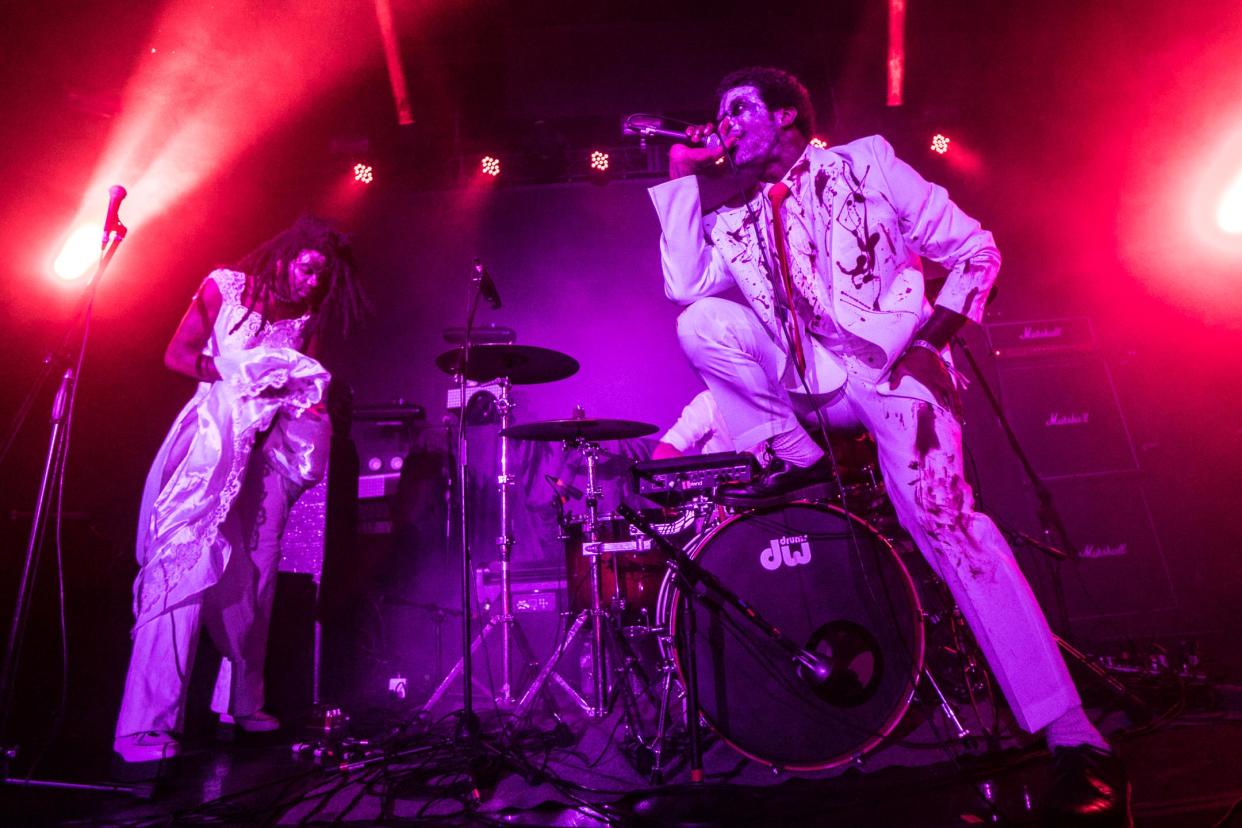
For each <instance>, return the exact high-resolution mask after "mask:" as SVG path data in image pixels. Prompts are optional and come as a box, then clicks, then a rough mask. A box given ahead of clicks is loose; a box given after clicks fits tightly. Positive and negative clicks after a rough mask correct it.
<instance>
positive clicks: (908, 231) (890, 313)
mask: <svg viewBox="0 0 1242 828" xmlns="http://www.w3.org/2000/svg"><path fill="white" fill-rule="evenodd" d="M781 180H782V181H783V182H784V183H785V184H786V186H788V187H789V188H790V196H789V198H788V199H787V201H786V202H785V208H784V214H783V215H784V221H785V226H786V233H787V235H788V240H789V247H790V269H791V271H792V275H793V278H794V282H795V284H796V285H798V286H799V287H800V288H801V292H802V293H803V294H804V295H806V296H809V297H810V299H809V305H808V304H807V303H800V304H799V305H798V307H799V308H800V312H799V319H800V321H801V322H802V323H803V326H804V329H807V328H809V329H810V330H811V331H812V332H814V333H816V334H820V335H821V336H820V337H818V338H817V337H811V338H810V339H811V341H812V344H813V345H815V346H817V347H818V346H819V344H820V339H821V338H824V339H827V340H828V341H835V342H848V343H849V348H848V350H849V352H850V353H851V354H852V355H853V357H854V358H855V364H856V365H857V366H858V368H859V369H860V370H862V371H865V372H866V373H869V374H870V375H871V376H872V377H873V378H874V379H876V380H879V379H881V378H883V377H884V376H886V375H887V373H888V370H889V368H890V367H891V366H892V364H893V362H894V360H896V359H897V357H899V356H900V355H901V354H902V353H903V352H904V351H905V350H906V348H907V347H908V346H909V344H910V341H911V339H913V337H914V334H915V332H916V331H917V330H918V329H919V328H920V327H921V326H922V325H923V323H924V322H925V321H926V320H927V318H928V317H929V316H930V315H931V305H930V304H929V303H928V301H927V299H926V297H925V296H924V290H923V272H922V267H921V265H920V261H919V257H920V256H926V257H927V258H929V259H931V260H933V261H935V262H938V263H940V264H942V265H944V266H945V267H946V268H948V270H949V275H948V278H947V280H946V282H945V284H944V287H943V288H942V289H941V291H940V293H939V295H938V296H937V297H936V304H938V305H942V306H944V307H946V308H948V309H950V310H953V311H956V312H958V313H960V314H963V315H964V316H966V317H968V318H970V319H973V320H975V321H980V319H981V318H982V316H983V310H984V306H985V303H986V300H987V294H988V291H989V290H990V289H991V287H992V284H993V282H994V281H995V279H996V274H997V271H998V270H999V268H1000V253H999V251H998V250H997V249H996V245H995V243H994V242H993V240H992V234H991V233H989V232H987V231H986V230H984V229H982V227H980V225H979V222H977V221H975V220H974V219H973V218H971V217H970V216H968V215H966V214H965V213H964V212H962V210H961V209H960V208H958V207H957V205H955V204H954V203H953V202H952V201H951V200H950V199H949V195H948V193H947V191H946V190H945V189H944V188H943V187H940V186H938V185H936V184H932V183H931V182H929V181H927V180H926V179H924V178H923V177H922V176H921V175H919V174H918V173H917V172H915V170H914V169H913V168H912V167H910V165H908V164H906V163H905V162H903V161H901V160H900V159H898V158H897V157H896V156H895V155H894V153H893V148H892V146H891V145H889V143H888V142H887V141H885V140H884V139H883V138H881V137H879V136H871V137H868V138H862V139H859V140H857V141H853V142H851V143H849V144H845V145H842V146H838V147H832V148H830V149H818V148H816V147H812V146H808V147H807V148H806V150H805V151H804V152H803V154H802V156H801V157H800V158H799V159H798V161H797V162H796V163H795V164H794V165H793V167H791V168H790V170H789V172H788V173H786V174H785V176H784V178H782V179H781ZM769 189H770V185H768V186H765V187H764V188H763V189H762V192H758V193H756V195H755V197H754V198H753V199H752V200H751V202H750V203H749V204H748V205H742V206H738V207H732V208H730V207H721V208H719V209H717V210H715V211H714V212H712V213H709V214H708V215H706V216H704V215H703V212H702V206H701V202H700V197H699V186H698V179H697V178H695V177H694V176H685V177H682V178H677V179H673V180H671V181H667V182H665V183H663V184H660V185H658V186H656V187H653V188H651V190H650V194H651V198H652V201H653V203H654V204H655V208H656V212H657V213H658V214H659V219H660V225H661V228H662V237H661V242H660V252H661V259H662V264H663V268H664V289H665V294H666V295H667V296H668V297H669V298H670V299H672V300H674V301H676V302H679V303H681V304H687V305H688V304H690V303H692V302H694V301H696V300H698V299H700V298H703V297H706V296H711V295H714V294H717V293H721V292H722V291H724V290H726V289H728V288H729V287H731V286H733V285H734V284H736V285H737V287H738V288H739V289H740V290H741V292H742V294H743V295H744V296H745V297H746V299H747V301H748V302H749V303H750V306H751V308H752V309H753V310H754V312H755V313H756V314H757V315H758V317H759V319H760V321H761V322H762V324H763V325H764V327H765V328H766V329H767V330H768V332H769V334H770V335H771V336H772V337H773V339H774V340H775V341H776V342H778V343H780V342H782V337H781V335H780V325H781V323H780V321H779V319H778V314H779V313H780V311H779V310H778V305H777V302H776V297H775V296H774V278H773V277H771V276H769V270H770V268H771V267H774V265H769V264H768V262H769V260H770V259H771V258H772V257H771V256H770V254H769V253H768V249H765V247H766V244H770V239H771V235H770V234H771V204H770V202H769V200H768V196H767V191H768V190H769ZM752 216H754V217H756V218H758V219H759V222H760V223H761V225H762V227H761V228H760V229H761V232H759V231H758V230H757V228H755V227H754V224H755V221H753V220H752V219H751V217H752ZM761 235H763V236H764V238H765V239H766V240H768V241H767V242H766V243H765V242H761ZM775 278H776V279H779V276H776V277H775ZM806 339H807V337H805V336H804V341H806ZM820 350H822V348H821V349H820ZM818 356H822V355H817V358H816V359H814V360H812V363H813V365H819V371H818V375H817V376H815V377H813V378H812V390H813V391H817V392H819V391H829V390H832V389H834V388H836V387H839V386H840V384H841V383H842V382H844V380H845V374H844V372H843V371H841V370H840V368H839V367H832V366H831V365H830V367H828V368H827V369H826V368H825V367H824V360H822V359H819V358H818ZM831 362H832V363H836V364H837V365H839V360H832V361H831ZM834 372H835V373H834ZM812 373H813V374H814V373H815V372H814V371H812Z"/></svg>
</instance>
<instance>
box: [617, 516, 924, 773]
mask: <svg viewBox="0 0 1242 828" xmlns="http://www.w3.org/2000/svg"><path fill="white" fill-rule="evenodd" d="M620 511H621V513H622V514H623V515H625V517H626V518H627V519H629V520H633V517H632V515H633V512H632V510H628V509H625V508H623V509H621V510H620ZM845 520H851V521H853V522H854V523H855V524H857V528H858V530H859V531H858V532H857V541H855V540H853V539H852V537H851V533H849V532H847V531H846V527H845V524H844V521H845ZM636 525H640V526H641V519H640V521H639V522H636ZM773 534H776V535H777V536H778V539H781V540H784V541H789V543H788V544H787V545H788V546H789V548H788V550H783V549H782V550H780V552H781V554H777V553H776V550H774V549H770V548H765V547H767V546H769V544H770V540H769V539H770V538H771V536H772V535H773ZM654 540H655V539H654V538H653V542H654ZM657 545H659V546H660V548H661V549H662V550H664V551H666V552H668V550H667V549H665V547H664V546H663V545H662V544H657ZM718 547H719V548H718ZM784 551H788V552H789V556H788V558H789V559H788V561H787V562H786V561H781V560H780V559H781V558H782V557H784V555H783V553H784ZM718 552H723V553H724V554H717V553H718ZM859 553H861V554H859ZM686 560H688V561H689V562H690V566H691V567H693V569H692V570H690V571H693V572H696V573H697V572H702V573H703V574H704V575H705V576H706V579H705V580H702V581H699V582H697V583H696V584H695V586H694V588H693V589H692V590H691V589H687V588H686V587H685V586H684V585H682V586H678V579H679V577H681V576H682V575H683V574H684V573H685V570H682V571H678V570H677V568H676V567H677V566H678V565H679V564H681V563H682V562H683V561H686ZM765 561H766V563H765ZM726 577H727V578H728V580H727V581H726V580H725V578H726ZM736 581H744V582H745V583H746V584H747V588H746V594H747V600H746V601H744V602H743V601H740V599H738V598H737V596H736V595H734V596H733V598H734V599H735V600H737V601H738V602H737V603H734V602H733V601H730V600H726V599H725V598H724V597H722V596H721V595H719V594H717V593H716V591H715V589H713V586H714V585H716V584H720V585H722V586H723V585H724V584H725V583H732V582H736ZM725 591H726V593H727V592H728V588H727V587H726V588H725ZM686 593H688V595H686ZM683 597H693V598H694V599H695V600H693V601H689V602H685V603H683V601H682V598H683ZM829 608H830V609H829ZM658 610H659V614H658V616H657V625H658V626H659V627H660V628H661V630H662V631H666V633H667V635H664V636H663V637H662V641H664V642H665V643H666V645H667V646H668V647H669V650H668V652H667V653H666V655H667V657H668V659H669V660H671V661H672V662H673V663H674V665H675V667H676V671H677V673H678V676H677V678H679V679H680V684H681V685H682V686H683V688H684V689H685V690H686V692H687V695H689V687H688V682H689V681H690V680H691V679H689V678H688V675H687V674H688V671H689V670H688V668H689V669H694V672H695V674H696V678H695V681H696V682H697V685H696V689H697V690H698V691H699V692H698V696H699V698H700V700H701V701H700V703H699V705H698V706H697V707H694V706H690V705H689V703H688V704H687V710H686V715H687V721H686V723H687V725H688V726H689V725H691V724H693V723H694V720H696V719H697V718H698V715H696V714H695V713H694V712H692V711H698V714H701V715H702V716H703V718H704V719H705V720H706V721H707V723H708V724H709V725H710V726H711V728H712V730H713V731H715V732H716V733H717V734H719V735H720V736H721V737H722V738H723V739H724V741H725V742H726V743H727V744H729V745H730V746H731V747H733V748H734V749H735V750H737V751H738V752H739V753H742V754H743V755H745V756H747V757H749V758H752V759H754V760H756V761H758V762H761V763H764V764H768V765H772V766H773V767H774V768H784V769H790V770H819V769H823V768H829V767H835V766H838V765H842V764H846V763H848V762H852V761H855V760H856V759H858V758H859V757H861V756H863V755H864V754H866V753H867V752H869V751H870V750H872V749H874V748H875V747H876V746H878V745H879V744H880V743H881V742H882V741H883V740H884V739H885V738H886V737H887V736H888V735H889V734H890V733H891V732H892V730H893V729H894V728H895V727H896V726H897V723H898V722H899V721H900V719H901V718H902V716H903V715H904V714H905V712H906V710H907V709H908V708H909V705H910V702H911V701H912V700H913V698H914V694H915V688H916V686H917V682H918V679H919V677H920V675H921V674H922V672H923V656H924V639H923V626H922V611H921V608H920V605H919V600H918V595H917V594H916V592H915V590H914V585H913V582H912V581H911V579H910V576H909V574H908V573H907V572H906V570H905V567H904V566H903V565H902V563H901V560H900V559H899V558H898V556H897V554H896V552H895V551H894V550H893V549H892V547H891V546H890V545H889V544H888V543H887V541H886V540H885V539H884V538H883V537H882V536H881V535H880V534H879V533H878V532H877V531H876V530H874V528H872V527H870V526H869V525H868V524H866V523H865V522H863V521H862V520H861V519H859V518H857V517H854V516H852V515H849V514H848V513H847V512H844V511H843V510H841V509H840V508H838V507H835V506H828V505H824V504H818V503H805V502H802V503H792V504H786V505H784V506H780V507H770V508H766V509H758V510H753V511H750V512H744V513H741V514H738V515H734V516H732V517H730V518H728V519H727V520H725V521H724V522H723V523H721V524H719V525H717V526H715V527H714V528H712V529H711V530H710V531H709V532H707V533H706V534H704V535H702V536H700V537H698V538H695V540H694V541H692V542H691V543H690V544H689V545H688V546H687V548H686V550H685V551H682V550H679V549H677V548H676V547H673V551H672V553H671V563H670V573H669V575H668V576H667V577H666V579H665V583H664V586H663V587H662V590H661V593H660V604H659V607H658ZM829 612H831V615H828V613H829ZM690 615H695V616H699V617H698V618H697V619H691V618H690V617H689V616H690ZM756 617H757V618H758V620H759V622H760V623H758V624H756V623H755V621H754V619H755V618H756ZM696 620H697V626H698V629H699V630H700V631H704V630H705V634H704V635H702V636H700V637H699V638H698V640H696V641H694V642H693V643H690V642H687V640H686V639H685V638H684V637H683V636H682V635H681V632H682V631H684V629H685V627H686V626H687V625H688V624H690V623H692V622H694V621H696ZM772 627H778V628H779V629H780V630H782V631H783V633H782V634H780V635H781V636H782V638H783V639H784V643H781V642H780V641H779V639H776V638H773V637H772V636H771V635H770V634H769V632H768V628H772ZM802 641H805V642H807V643H806V645H805V646H798V645H799V643H800V642H802ZM804 654H805V655H804ZM800 656H801V657H800ZM691 659H694V662H695V666H694V667H693V668H690V667H689V662H690V660H691ZM821 667H822V669H818V670H817V669H816V668H821ZM665 690H666V693H671V690H668V689H667V688H665ZM661 708H662V715H665V716H666V715H667V712H668V709H669V705H668V704H667V703H664V704H662V705H661ZM667 726H668V723H667V721H666V720H663V721H660V722H658V723H657V733H656V737H655V739H654V740H653V741H652V742H651V748H650V750H651V751H652V753H653V754H655V753H659V752H662V751H663V750H664V748H665V740H666V737H667ZM658 769H659V767H658V766H656V767H655V768H654V770H658Z"/></svg>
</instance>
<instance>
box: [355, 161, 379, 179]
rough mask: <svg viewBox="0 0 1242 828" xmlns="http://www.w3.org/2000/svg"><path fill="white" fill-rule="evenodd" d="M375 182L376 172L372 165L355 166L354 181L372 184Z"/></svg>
mask: <svg viewBox="0 0 1242 828" xmlns="http://www.w3.org/2000/svg"><path fill="white" fill-rule="evenodd" d="M374 180H375V170H374V169H373V168H372V167H371V165H370V164H354V181H358V182H360V183H362V184H370V183H371V182H372V181H374Z"/></svg>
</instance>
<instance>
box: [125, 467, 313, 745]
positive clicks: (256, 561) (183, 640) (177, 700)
mask: <svg viewBox="0 0 1242 828" xmlns="http://www.w3.org/2000/svg"><path fill="white" fill-rule="evenodd" d="M301 493H302V488H301V487H300V486H298V485H296V484H294V483H292V482H291V481H289V479H288V478H286V477H285V476H284V475H283V474H281V472H280V470H279V469H278V468H277V467H276V466H275V465H273V464H272V463H271V462H270V461H269V460H268V459H267V457H266V455H265V453H264V452H263V451H262V450H261V447H259V446H256V448H255V451H254V452H253V453H252V454H251V456H250V465H249V467H248V468H247V470H246V480H245V482H244V483H243V485H242V488H241V491H240V492H239V493H238V495H237V499H236V500H235V501H234V503H233V508H232V509H231V510H230V512H229V516H228V517H227V518H226V519H225V523H224V526H222V527H221V531H222V532H224V533H225V534H226V536H227V537H228V538H230V540H232V541H233V550H232V553H231V555H230V557H229V562H228V566H226V567H225V570H224V574H223V576H221V579H220V581H219V582H218V583H216V584H215V585H213V586H211V587H209V588H208V589H206V590H204V591H203V592H200V593H198V594H196V595H194V596H192V597H191V598H189V599H188V600H186V601H185V602H183V603H181V604H180V605H178V606H176V607H174V608H173V609H171V610H170V611H168V612H166V613H163V614H162V615H160V616H158V617H156V618H154V619H152V620H151V621H149V622H147V623H146V624H143V625H142V626H140V627H139V628H138V629H137V630H135V632H134V649H133V654H132V655H131V657H130V662H129V673H128V674H127V676H126V678H125V695H124V697H123V699H122V701H121V713H120V716H119V717H118V720H117V725H116V735H117V738H120V737H122V736H128V735H131V734H134V733H142V732H145V731H150V730H159V731H166V732H172V733H176V732H180V731H181V730H182V726H183V724H184V720H185V703H186V695H187V693H188V691H189V684H190V674H191V673H192V672H193V669H194V653H195V650H196V649H197V646H198V637H199V630H200V624H205V625H206V627H207V632H208V634H209V635H210V636H211V639H212V642H213V643H214V644H215V646H216V648H217V649H218V650H219V651H220V653H221V654H222V655H223V659H222V661H221V663H220V672H219V674H218V675H217V678H216V686H215V691H214V693H213V694H212V701H211V708H212V710H214V711H215V712H217V713H228V714H230V715H232V716H235V717H237V716H249V715H251V714H253V713H255V712H257V711H258V710H259V709H260V708H262V707H263V701H264V699H263V692H264V691H263V669H264V662H265V659H266V654H267V634H268V628H269V626H270V623H271V617H272V601H273V600H274V598H275V596H276V574H277V566H278V564H279V563H280V540H281V536H282V535H283V534H284V528H285V522H286V520H287V518H288V516H289V509H290V507H291V506H292V505H293V503H294V501H296V500H297V498H298V496H299V495H300V494H301Z"/></svg>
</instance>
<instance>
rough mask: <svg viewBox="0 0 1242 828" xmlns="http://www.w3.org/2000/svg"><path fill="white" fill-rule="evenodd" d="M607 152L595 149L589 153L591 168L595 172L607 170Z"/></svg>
mask: <svg viewBox="0 0 1242 828" xmlns="http://www.w3.org/2000/svg"><path fill="white" fill-rule="evenodd" d="M608 162H609V159H608V153H606V152H600V151H599V150H595V151H594V152H592V153H591V169H593V170H595V171H597V172H608Z"/></svg>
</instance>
